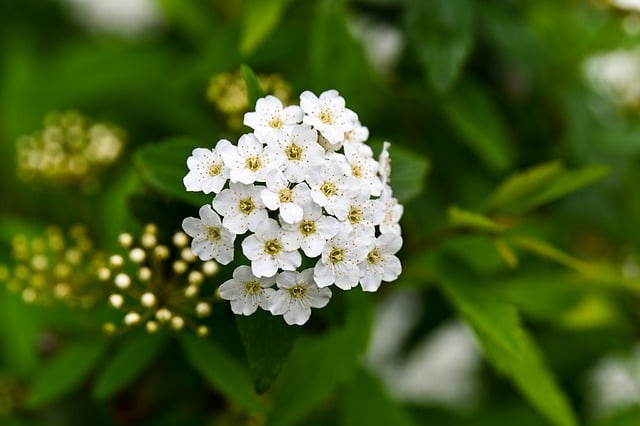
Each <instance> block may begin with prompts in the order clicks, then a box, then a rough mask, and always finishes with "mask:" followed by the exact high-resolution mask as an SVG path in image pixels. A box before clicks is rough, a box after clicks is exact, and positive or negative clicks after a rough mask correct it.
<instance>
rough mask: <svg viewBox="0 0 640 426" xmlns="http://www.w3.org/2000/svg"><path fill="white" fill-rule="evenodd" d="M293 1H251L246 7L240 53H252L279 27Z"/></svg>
mask: <svg viewBox="0 0 640 426" xmlns="http://www.w3.org/2000/svg"><path fill="white" fill-rule="evenodd" d="M290 2H291V0H249V1H247V2H246V4H245V5H244V14H243V19H242V34H241V35H240V51H241V52H242V53H243V54H244V55H248V54H250V53H252V52H253V51H254V50H255V49H256V48H257V47H258V46H259V45H260V43H262V42H263V41H264V40H265V39H266V38H267V37H268V36H269V34H270V33H271V31H273V29H274V28H275V27H276V26H277V25H278V22H279V21H280V18H281V17H282V14H283V13H284V11H285V9H286V8H287V6H288V5H289V3H290Z"/></svg>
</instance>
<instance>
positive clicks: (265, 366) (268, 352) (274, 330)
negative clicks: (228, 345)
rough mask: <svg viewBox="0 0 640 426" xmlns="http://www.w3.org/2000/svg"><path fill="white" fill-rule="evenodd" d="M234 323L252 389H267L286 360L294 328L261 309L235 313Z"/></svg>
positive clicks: (295, 329) (258, 390)
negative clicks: (247, 362) (239, 313)
mask: <svg viewBox="0 0 640 426" xmlns="http://www.w3.org/2000/svg"><path fill="white" fill-rule="evenodd" d="M236 322H237V324H238V331H239V332H240V337H241V338H242V343H243V344H244V347H245V350H246V351H247V358H248V360H249V367H250V368H251V375H252V376H253V383H254V385H255V388H256V391H257V392H258V393H262V392H264V391H265V390H267V389H269V387H270V386H271V383H272V382H273V380H274V379H275V378H276V376H277V375H278V373H279V372H280V370H281V369H282V366H283V365H284V363H285V362H286V361H287V358H288V357H289V353H290V352H291V349H292V348H293V343H294V341H295V337H296V335H297V331H298V329H297V328H296V327H291V326H288V325H287V324H286V323H285V322H284V321H283V320H282V318H281V317H276V316H273V315H271V314H269V313H266V312H264V311H258V312H256V313H255V314H253V315H251V316H248V317H245V316H236ZM274 342H277V344H274Z"/></svg>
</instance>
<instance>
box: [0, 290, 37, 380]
mask: <svg viewBox="0 0 640 426" xmlns="http://www.w3.org/2000/svg"><path fill="white" fill-rule="evenodd" d="M2 286H4V283H2ZM41 317H42V315H41V312H40V311H39V310H38V309H36V307H34V306H33V305H27V304H25V303H24V302H23V301H22V299H20V297H18V296H17V295H15V294H10V293H9V292H8V290H7V289H6V288H2V289H0V353H1V354H2V361H3V363H4V365H6V366H7V367H9V368H11V370H12V371H15V372H16V373H18V374H19V375H21V376H28V375H29V374H30V373H31V372H32V371H33V370H34V369H35V368H36V366H37V364H38V353H37V344H36V342H37V340H38V335H39V334H40V333H41V327H42V318H41Z"/></svg>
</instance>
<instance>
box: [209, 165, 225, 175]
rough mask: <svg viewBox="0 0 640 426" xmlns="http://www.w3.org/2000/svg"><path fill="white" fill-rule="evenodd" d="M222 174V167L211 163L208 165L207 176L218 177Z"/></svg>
mask: <svg viewBox="0 0 640 426" xmlns="http://www.w3.org/2000/svg"><path fill="white" fill-rule="evenodd" d="M221 172H222V165H221V164H217V163H213V164H211V165H209V175H211V176H218V175H219V174H220V173H221Z"/></svg>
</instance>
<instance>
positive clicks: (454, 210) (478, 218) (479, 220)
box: [447, 206, 504, 233]
mask: <svg viewBox="0 0 640 426" xmlns="http://www.w3.org/2000/svg"><path fill="white" fill-rule="evenodd" d="M447 217H448V219H449V225H451V226H454V227H457V228H465V229H472V230H474V231H478V232H488V233H500V232H502V231H503V230H504V228H503V227H502V226H500V225H499V224H497V223H496V222H494V221H493V220H491V219H489V218H488V217H486V216H484V215H482V214H480V213H476V212H472V211H469V210H463V209H461V208H460V207H458V206H451V207H449V209H448V210H447Z"/></svg>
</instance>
